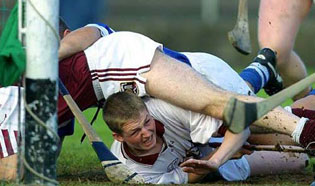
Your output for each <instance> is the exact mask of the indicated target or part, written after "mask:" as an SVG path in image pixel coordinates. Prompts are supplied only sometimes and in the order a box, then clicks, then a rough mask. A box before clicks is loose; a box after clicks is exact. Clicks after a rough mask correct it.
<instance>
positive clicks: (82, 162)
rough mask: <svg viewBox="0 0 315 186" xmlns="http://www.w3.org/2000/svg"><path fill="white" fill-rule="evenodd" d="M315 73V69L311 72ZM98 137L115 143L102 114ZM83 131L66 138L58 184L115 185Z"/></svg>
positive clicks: (288, 178) (297, 181) (296, 179)
mask: <svg viewBox="0 0 315 186" xmlns="http://www.w3.org/2000/svg"><path fill="white" fill-rule="evenodd" d="M311 72H315V69H312V70H310V71H309V73H311ZM314 87H315V86H314ZM258 96H261V97H267V95H266V94H265V93H264V91H260V92H259V94H258ZM291 103H292V101H291V100H288V101H286V102H285V103H284V104H283V105H289V104H291ZM95 111H96V109H89V110H87V111H85V112H84V114H85V116H86V117H87V118H88V120H89V121H91V119H92V117H93V115H94V113H95ZM93 128H94V129H95V130H96V132H97V133H98V135H99V136H100V137H101V138H102V140H103V141H104V143H105V144H106V145H107V146H108V147H109V146H110V144H111V143H112V141H113V137H112V135H111V132H110V130H109V129H108V127H107V126H106V125H105V124H104V122H103V121H102V114H101V113H99V116H98V118H97V120H96V122H95V123H94V125H93ZM82 135H83V131H82V129H81V128H80V126H79V124H78V123H76V124H75V132H74V135H72V136H69V137H66V138H65V141H64V143H63V147H62V151H61V154H60V157H59V159H58V163H57V175H58V181H59V182H60V183H61V185H74V186H79V185H90V186H92V185H104V184H105V185H112V184H111V183H110V182H108V180H107V178H106V175H105V173H104V171H103V169H102V167H101V164H100V162H99V160H98V158H97V156H96V154H95V152H94V150H93V149H92V147H91V145H90V144H89V143H88V140H87V138H86V139H85V140H84V142H83V143H82V144H81V143H80V138H81V136H82ZM311 181H312V177H311V175H309V176H305V175H295V176H293V177H292V175H283V176H277V175H276V176H269V177H258V178H250V179H249V181H247V182H240V183H235V182H234V183H227V182H223V181H220V182H216V183H215V184H216V185H226V184H232V185H251V184H273V185H276V184H281V185H307V184H309V183H310V182H311Z"/></svg>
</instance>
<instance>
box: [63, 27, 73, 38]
mask: <svg viewBox="0 0 315 186" xmlns="http://www.w3.org/2000/svg"><path fill="white" fill-rule="evenodd" d="M70 32H71V30H69V29H66V30H65V31H64V32H63V37H66V35H68V34H69V33H70Z"/></svg>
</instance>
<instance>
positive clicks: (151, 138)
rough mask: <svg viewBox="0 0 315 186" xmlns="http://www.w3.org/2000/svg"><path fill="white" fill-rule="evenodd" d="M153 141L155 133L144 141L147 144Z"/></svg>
mask: <svg viewBox="0 0 315 186" xmlns="http://www.w3.org/2000/svg"><path fill="white" fill-rule="evenodd" d="M152 141H153V135H152V136H150V138H149V139H147V140H146V141H144V142H143V143H144V144H145V145H150V144H151V143H152Z"/></svg>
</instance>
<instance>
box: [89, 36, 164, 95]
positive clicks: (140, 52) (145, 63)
mask: <svg viewBox="0 0 315 186" xmlns="http://www.w3.org/2000/svg"><path fill="white" fill-rule="evenodd" d="M157 49H160V50H161V51H162V50H163V48H162V44H160V43H157V42H155V41H153V40H151V39H150V38H148V37H146V36H143V35H141V34H137V33H133V32H115V33H112V34H110V35H108V36H106V37H102V38H101V39H99V40H98V41H97V42H95V43H94V44H93V45H92V46H90V47H89V48H87V49H86V50H85V51H84V53H85V55H86V58H87V61H88V65H89V69H90V72H91V76H92V82H93V87H94V90H95V94H96V96H97V98H98V99H101V98H107V97H108V96H110V95H111V94H113V93H115V92H119V91H125V90H126V89H131V90H132V91H133V92H134V93H135V94H137V95H138V96H144V95H146V91H145V83H146V79H145V78H143V77H141V73H144V72H147V71H149V70H150V64H151V61H152V58H153V56H154V53H155V50H157Z"/></svg>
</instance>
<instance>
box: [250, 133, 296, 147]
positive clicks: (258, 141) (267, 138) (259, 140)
mask: <svg viewBox="0 0 315 186" xmlns="http://www.w3.org/2000/svg"><path fill="white" fill-rule="evenodd" d="M247 141H248V142H249V143H250V144H252V145H277V144H280V145H298V144H297V143H295V142H294V141H293V140H292V138H291V137H290V136H288V135H285V134H278V133H270V134H251V135H250V136H249V138H248V140H247Z"/></svg>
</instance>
